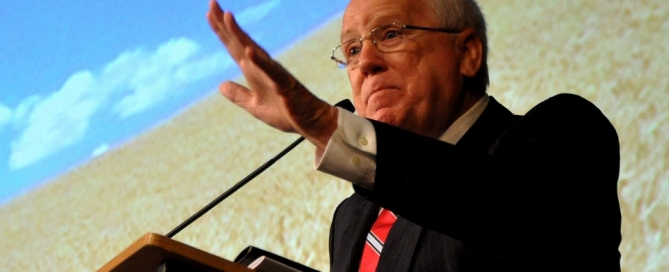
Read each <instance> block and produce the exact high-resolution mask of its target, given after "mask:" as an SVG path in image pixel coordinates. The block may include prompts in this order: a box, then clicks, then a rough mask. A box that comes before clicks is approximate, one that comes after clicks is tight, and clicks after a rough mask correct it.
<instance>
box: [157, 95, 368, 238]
mask: <svg viewBox="0 0 669 272" xmlns="http://www.w3.org/2000/svg"><path fill="white" fill-rule="evenodd" d="M335 106H336V107H340V108H343V109H345V110H347V111H350V112H354V111H355V107H354V106H353V103H351V101H350V100H348V99H344V100H342V101H339V102H338V103H337V104H335ZM302 141H304V137H300V138H299V139H297V140H296V141H295V142H293V143H292V144H290V145H289V146H288V147H286V148H285V149H284V150H283V151H281V152H280V153H279V154H277V155H276V156H274V158H271V159H270V160H269V161H267V162H266V163H265V164H263V165H261V166H260V167H258V169H256V170H255V171H253V172H251V174H249V175H248V176H246V177H245V178H244V179H242V180H240V181H239V182H237V184H235V185H233V186H232V187H230V189H228V190H227V191H225V192H224V193H223V194H221V195H220V196H218V197H217V198H216V199H214V200H213V201H212V202H210V203H209V204H207V206H204V208H202V209H200V210H199V211H198V212H196V213H195V214H193V215H191V217H189V218H188V219H186V221H184V222H183V223H181V224H179V226H177V227H176V228H174V229H173V230H172V231H170V232H169V233H167V235H165V237H167V238H172V237H174V235H177V233H179V232H180V231H182V230H183V229H184V228H186V227H188V226H189V225H190V224H191V223H193V222H195V220H197V219H198V218H200V217H201V216H202V215H204V214H205V213H207V212H208V211H209V210H211V209H212V208H214V207H215V206H216V205H218V203H221V202H222V201H223V200H225V199H226V198H228V197H229V196H230V195H232V194H234V193H235V192H236V191H237V190H239V189H240V188H242V187H243V186H244V185H246V184H247V183H249V181H251V180H253V179H254V178H255V177H256V176H258V175H260V173H262V172H264V171H265V170H267V168H269V167H270V166H272V165H273V164H274V163H275V162H277V161H278V160H279V159H281V157H283V156H284V155H286V154H287V153H288V152H290V151H291V150H293V148H295V147H296V146H297V145H299V144H300V143H301V142H302Z"/></svg>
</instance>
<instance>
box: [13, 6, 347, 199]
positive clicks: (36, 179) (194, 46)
mask: <svg viewBox="0 0 669 272" xmlns="http://www.w3.org/2000/svg"><path fill="white" fill-rule="evenodd" d="M240 2H243V3H240ZM346 2H347V1H342V0H337V1H306V0H304V1H295V0H257V1H252V0H245V1H228V2H221V6H223V7H224V8H225V9H228V10H232V11H233V13H235V14H236V17H237V20H238V22H239V23H240V24H241V25H242V27H243V28H244V29H246V31H247V32H248V33H249V34H250V35H251V36H252V37H254V38H255V39H256V40H257V41H258V42H259V43H260V44H261V45H262V46H263V47H265V48H266V49H267V50H268V51H269V52H271V53H273V54H276V53H278V50H280V49H282V48H285V47H286V46H288V45H290V44H292V43H294V42H295V41H296V39H298V38H301V37H303V36H304V35H305V34H307V33H309V32H310V31H313V30H314V29H315V28H316V27H318V26H319V25H321V24H323V22H325V21H326V20H328V19H330V18H333V16H336V15H337V14H339V13H340V12H341V11H342V10H343V9H344V7H345V5H346ZM157 3H158V2H155V1H146V0H133V1H130V0H117V1H100V2H91V1H81V0H69V1H59V3H54V2H52V1H46V2H32V1H28V2H26V1H16V0H9V1H1V2H0V16H1V17H0V18H2V19H0V33H2V34H1V35H0V48H2V49H1V50H0V203H2V202H5V201H7V200H9V199H11V198H12V197H14V196H16V195H17V194H19V193H21V192H23V191H26V190H29V189H31V188H34V187H35V186H37V185H38V184H40V183H41V182H44V181H47V180H49V179H51V178H53V177H54V176H57V175H58V174H61V173H63V172H65V171H67V170H68V169H71V168H72V167H74V166H76V165H79V164H81V163H85V162H86V161H87V160H89V159H90V158H92V157H94V156H97V155H99V154H102V153H104V152H105V151H107V150H109V149H110V148H113V147H114V146H117V145H119V144H120V143H122V142H124V141H127V140H128V139H130V138H132V137H134V136H137V135H138V134H141V132H143V131H146V130H147V129H148V128H150V127H153V126H155V125H156V124H159V123H160V122H161V121H164V120H166V118H169V117H170V116H173V115H174V114H175V113H176V112H178V111H179V110H180V109H182V108H184V107H185V106H186V105H189V104H191V103H193V102H194V101H195V100H197V99H199V98H201V97H203V96H204V95H206V94H209V93H211V92H212V91H213V90H214V88H215V87H216V86H217V85H218V83H219V82H221V81H222V80H225V79H229V78H231V77H233V76H235V75H237V74H238V70H237V68H236V66H235V65H234V64H233V63H232V61H231V59H230V58H229V56H228V55H227V53H226V52H225V50H224V49H223V47H222V46H221V45H220V43H219V42H218V41H217V40H216V37H215V35H214V34H213V33H212V32H211V30H210V28H209V26H208V24H207V22H206V19H205V13H206V11H207V8H208V1H205V0H201V1H165V2H159V3H160V4H159V5H158V4H157ZM328 53H329V49H328V48H324V49H323V55H324V57H327V54H328Z"/></svg>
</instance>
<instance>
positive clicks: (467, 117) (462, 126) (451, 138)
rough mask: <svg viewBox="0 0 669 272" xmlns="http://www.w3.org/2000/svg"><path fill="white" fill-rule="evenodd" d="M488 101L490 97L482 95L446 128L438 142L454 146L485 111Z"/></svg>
mask: <svg viewBox="0 0 669 272" xmlns="http://www.w3.org/2000/svg"><path fill="white" fill-rule="evenodd" d="M489 101H490V96H488V94H484V95H483V97H481V99H479V101H477V102H476V104H474V106H472V107H471V108H469V110H467V112H465V114H463V115H462V116H460V118H458V119H457V120H455V122H453V124H452V125H451V126H450V127H448V129H447V130H446V132H444V134H442V135H441V137H439V140H441V141H444V142H447V143H449V144H456V143H458V141H460V138H462V136H463V135H465V133H467V130H469V128H471V127H472V126H473V125H474V122H476V120H477V119H479V117H480V116H481V114H482V113H483V110H485V108H486V106H488V102H489Z"/></svg>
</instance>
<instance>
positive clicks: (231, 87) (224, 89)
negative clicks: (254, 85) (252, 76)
mask: <svg viewBox="0 0 669 272" xmlns="http://www.w3.org/2000/svg"><path fill="white" fill-rule="evenodd" d="M218 91H219V92H220V93H221V94H222V95H223V96H224V97H225V98H227V99H228V100H230V101H231V102H232V103H235V104H236V105H238V106H241V107H242V108H247V105H249V104H251V103H252V101H253V99H254V98H253V97H254V93H253V92H252V91H251V90H249V89H248V88H246V87H244V86H242V85H239V84H237V83H235V82H232V81H226V82H223V83H221V85H220V86H219V87H218Z"/></svg>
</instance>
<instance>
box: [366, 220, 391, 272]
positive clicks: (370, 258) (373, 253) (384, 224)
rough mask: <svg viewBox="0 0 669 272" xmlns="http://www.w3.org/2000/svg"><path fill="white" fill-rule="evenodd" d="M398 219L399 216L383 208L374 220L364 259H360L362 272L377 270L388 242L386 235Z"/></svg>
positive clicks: (368, 235)
mask: <svg viewBox="0 0 669 272" xmlns="http://www.w3.org/2000/svg"><path fill="white" fill-rule="evenodd" d="M395 220H397V216H395V214H393V213H392V212H391V211H389V210H386V209H383V208H381V213H379V217H378V218H377V219H376V222H374V225H373V226H372V230H371V231H370V232H369V234H367V242H366V243H365V248H364V249H363V251H362V259H361V260H360V272H373V271H376V266H377V265H378V264H379V257H381V251H382V250H383V244H384V243H385V242H386V237H388V233H389V232H390V228H391V227H392V226H393V224H394V223H395Z"/></svg>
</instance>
